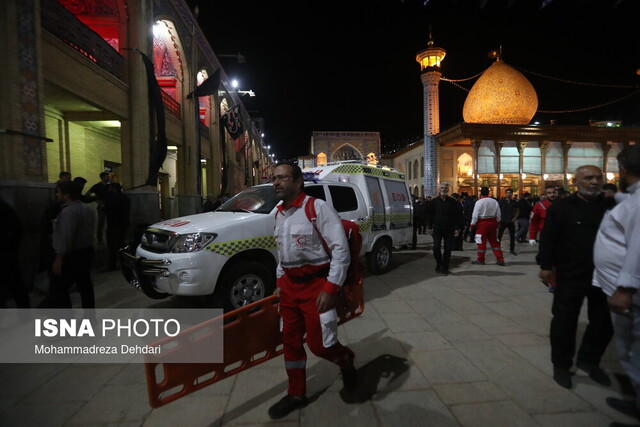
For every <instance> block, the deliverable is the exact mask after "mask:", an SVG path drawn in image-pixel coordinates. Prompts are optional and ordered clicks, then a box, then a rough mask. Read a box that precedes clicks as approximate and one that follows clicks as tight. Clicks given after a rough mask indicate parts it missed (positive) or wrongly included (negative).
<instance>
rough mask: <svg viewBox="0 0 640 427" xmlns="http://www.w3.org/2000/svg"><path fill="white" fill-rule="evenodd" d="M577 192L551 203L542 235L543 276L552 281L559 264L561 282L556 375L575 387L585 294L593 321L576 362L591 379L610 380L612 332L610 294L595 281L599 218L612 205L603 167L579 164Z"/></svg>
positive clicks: (554, 333) (556, 297) (553, 332)
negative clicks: (606, 360) (606, 361)
mask: <svg viewBox="0 0 640 427" xmlns="http://www.w3.org/2000/svg"><path fill="white" fill-rule="evenodd" d="M573 182H574V184H575V185H576V186H577V187H578V191H577V193H576V194H575V195H573V196H570V197H567V198H563V199H557V200H556V201H555V202H554V203H553V204H552V205H551V206H550V207H549V209H548V211H547V217H546V220H545V225H544V229H543V230H542V237H541V238H540V253H539V257H540V269H541V270H540V279H542V281H543V283H550V281H551V280H552V278H553V274H554V270H555V273H556V283H557V287H556V290H555V293H554V294H553V306H552V308H551V312H552V314H553V318H552V320H551V329H550V334H549V335H550V339H551V362H552V363H553V379H554V380H555V381H556V382H557V383H558V384H559V385H561V386H562V387H565V388H571V386H572V381H571V375H572V373H571V372H570V371H569V368H571V365H572V364H573V356H574V353H575V347H576V331H577V327H578V317H579V315H580V308H581V307H582V302H583V301H584V298H585V297H586V298H587V301H588V307H589V308H588V314H589V324H588V326H587V329H586V331H585V333H584V335H583V337H582V343H581V345H580V349H579V350H578V357H577V361H576V366H577V367H578V368H580V369H582V370H584V371H586V372H587V373H588V374H589V376H590V377H591V379H593V380H594V381H596V382H598V383H600V384H602V385H610V384H611V380H610V379H609V377H608V376H607V374H606V373H605V372H604V371H603V370H602V369H601V368H600V366H599V365H600V359H601V357H602V355H603V354H604V352H605V350H606V348H607V345H608V344H609V341H610V340H611V337H612V335H613V327H612V325H611V318H610V316H609V309H608V306H607V298H606V296H605V294H604V293H603V292H602V290H601V289H600V288H597V287H595V286H592V284H591V282H592V276H593V268H594V265H593V247H594V244H595V239H596V233H597V232H598V227H599V226H600V222H601V221H602V218H603V216H604V214H605V211H606V210H607V201H606V199H605V198H604V196H603V195H602V185H603V177H602V170H600V168H598V167H596V166H581V167H579V168H578V169H577V170H576V173H575V178H574V179H573Z"/></svg>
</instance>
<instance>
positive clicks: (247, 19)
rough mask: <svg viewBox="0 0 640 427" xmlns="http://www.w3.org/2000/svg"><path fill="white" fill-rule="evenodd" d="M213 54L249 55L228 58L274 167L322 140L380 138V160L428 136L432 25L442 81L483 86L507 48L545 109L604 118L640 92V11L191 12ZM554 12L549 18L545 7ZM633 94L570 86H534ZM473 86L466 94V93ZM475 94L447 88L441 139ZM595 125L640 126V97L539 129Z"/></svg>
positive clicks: (351, 6)
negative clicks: (426, 55) (426, 68)
mask: <svg viewBox="0 0 640 427" xmlns="http://www.w3.org/2000/svg"><path fill="white" fill-rule="evenodd" d="M196 2H197V3H198V7H199V9H200V13H199V17H198V22H199V24H200V26H201V28H202V29H203V31H204V33H205V35H206V36H207V38H208V39H209V42H210V44H211V46H212V48H213V50H214V52H215V53H216V54H235V53H237V52H241V53H242V54H243V55H244V56H245V57H246V62H245V63H244V64H238V62H237V61H235V60H234V59H232V58H225V57H223V58H221V62H222V64H223V67H224V68H225V70H226V72H227V75H228V76H229V77H230V78H237V79H238V80H239V82H240V86H241V87H240V88H239V89H243V90H248V89H251V90H253V91H255V92H256V97H254V98H249V97H247V96H245V97H243V101H244V102H245V106H246V108H247V110H249V112H250V113H251V114H252V116H256V117H263V118H264V120H265V141H266V143H268V144H270V145H271V146H272V152H275V154H276V158H277V159H278V158H279V159H282V158H291V157H295V156H298V155H304V154H308V150H309V142H310V139H311V133H312V131H314V130H315V131H341V130H343V131H379V132H381V135H382V144H383V151H388V150H389V149H391V148H393V147H398V146H402V145H406V144H407V143H408V142H410V141H414V140H415V139H417V138H419V137H420V135H421V134H422V126H423V123H422V115H423V112H422V84H421V82H420V67H419V65H418V63H417V62H416V61H415V55H416V53H417V52H418V51H420V50H423V49H425V48H426V47H427V41H428V34H429V25H431V26H432V29H433V37H434V40H435V43H436V45H437V46H439V47H442V48H444V49H445V50H446V51H447V55H446V58H445V59H444V61H443V63H442V73H443V76H444V77H446V78H450V79H463V78H468V77H471V76H474V75H476V74H478V73H480V72H481V71H483V70H484V69H486V68H487V67H489V66H490V65H491V64H492V62H493V60H492V59H490V58H489V57H488V56H487V53H488V52H489V51H491V50H493V49H497V48H498V47H499V46H500V45H502V50H503V60H504V61H505V63H507V64H509V65H511V66H513V67H515V68H517V69H519V70H520V71H521V72H523V74H524V75H525V76H526V77H527V78H528V79H529V81H530V82H531V83H532V84H533V86H534V88H535V89H536V91H537V93H538V99H539V106H538V108H539V110H553V111H556V110H573V109H579V108H585V107H590V106H595V105H599V104H603V103H607V102H609V101H612V100H615V99H618V98H621V97H624V96H625V95H629V94H632V93H634V92H636V91H638V90H639V89H640V76H639V75H637V74H636V70H637V69H639V68H640V33H639V32H638V30H639V28H640V25H639V24H638V16H640V8H639V7H638V6H639V5H638V3H640V1H637V0H610V1H606V0H605V1H589V0H546V1H542V0H510V1H508V0H502V1H493V0H429V1H426V2H425V1H424V0H423V1H416V0H404V1H402V0H341V1H334V0H328V1H309V0H297V1H275V0H226V1H220V0H206V1H205V0H199V1H196V0H189V1H188V4H190V5H191V6H193V5H194V4H195V3H196ZM543 3H546V4H545V6H544V7H542V8H541V5H542V4H543ZM524 70H526V71H529V72H534V73H538V74H542V75H546V76H550V77H553V78H555V79H560V80H570V81H577V82H587V83H596V84H610V85H630V86H635V88H603V87H595V86H590V85H572V84H568V83H564V82H561V81H556V80H549V79H545V78H542V77H537V76H535V75H532V74H530V73H528V72H524ZM476 80H477V78H476V79H473V80H470V81H466V82H462V83H460V85H462V86H464V87H466V88H467V89H470V88H471V86H472V85H473V83H474V82H475V81H476ZM466 95H467V92H465V91H463V90H461V89H459V88H458V87H456V86H454V85H452V84H451V83H448V82H441V83H440V111H441V126H440V127H441V130H445V129H447V128H449V127H451V126H453V125H455V124H457V123H460V122H462V106H463V104H464V100H465V97H466ZM551 119H553V120H556V122H557V123H558V124H575V125H586V124H587V123H588V120H589V119H593V120H623V126H624V125H627V126H628V125H632V124H633V125H640V94H637V95H635V96H631V97H629V98H628V99H626V100H625V101H622V102H618V103H615V104H612V105H609V106H606V107H602V108H598V109H594V110H589V111H586V112H581V113H571V114H543V113H538V114H536V116H535V117H534V120H539V121H541V122H543V123H548V122H549V120H551Z"/></svg>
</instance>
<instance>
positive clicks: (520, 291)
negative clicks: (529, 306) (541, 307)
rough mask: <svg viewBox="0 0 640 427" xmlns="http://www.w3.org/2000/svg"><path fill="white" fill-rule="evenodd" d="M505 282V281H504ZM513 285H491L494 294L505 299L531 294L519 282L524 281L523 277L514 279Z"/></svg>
mask: <svg viewBox="0 0 640 427" xmlns="http://www.w3.org/2000/svg"><path fill="white" fill-rule="evenodd" d="M502 280H504V279H502ZM512 280H513V283H502V282H500V283H494V284H492V285H491V292H493V293H494V294H498V295H502V296H503V297H514V296H518V295H526V294H528V293H529V289H528V288H526V287H523V286H521V285H519V283H518V282H519V281H520V280H523V278H522V277H518V278H517V279H512Z"/></svg>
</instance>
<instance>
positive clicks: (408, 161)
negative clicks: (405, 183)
mask: <svg viewBox="0 0 640 427" xmlns="http://www.w3.org/2000/svg"><path fill="white" fill-rule="evenodd" d="M407 171H409V181H411V160H407Z"/></svg>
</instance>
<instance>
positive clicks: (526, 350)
mask: <svg viewBox="0 0 640 427" xmlns="http://www.w3.org/2000/svg"><path fill="white" fill-rule="evenodd" d="M512 350H513V351H514V352H516V353H518V355H519V356H520V357H522V358H523V359H524V360H526V361H527V362H529V363H530V364H532V365H533V366H535V367H536V368H538V369H539V370H540V371H542V372H544V373H545V374H547V375H548V376H553V365H552V364H551V347H550V346H549V342H548V340H547V343H545V344H541V345H533V346H526V347H517V348H513V349H512Z"/></svg>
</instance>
